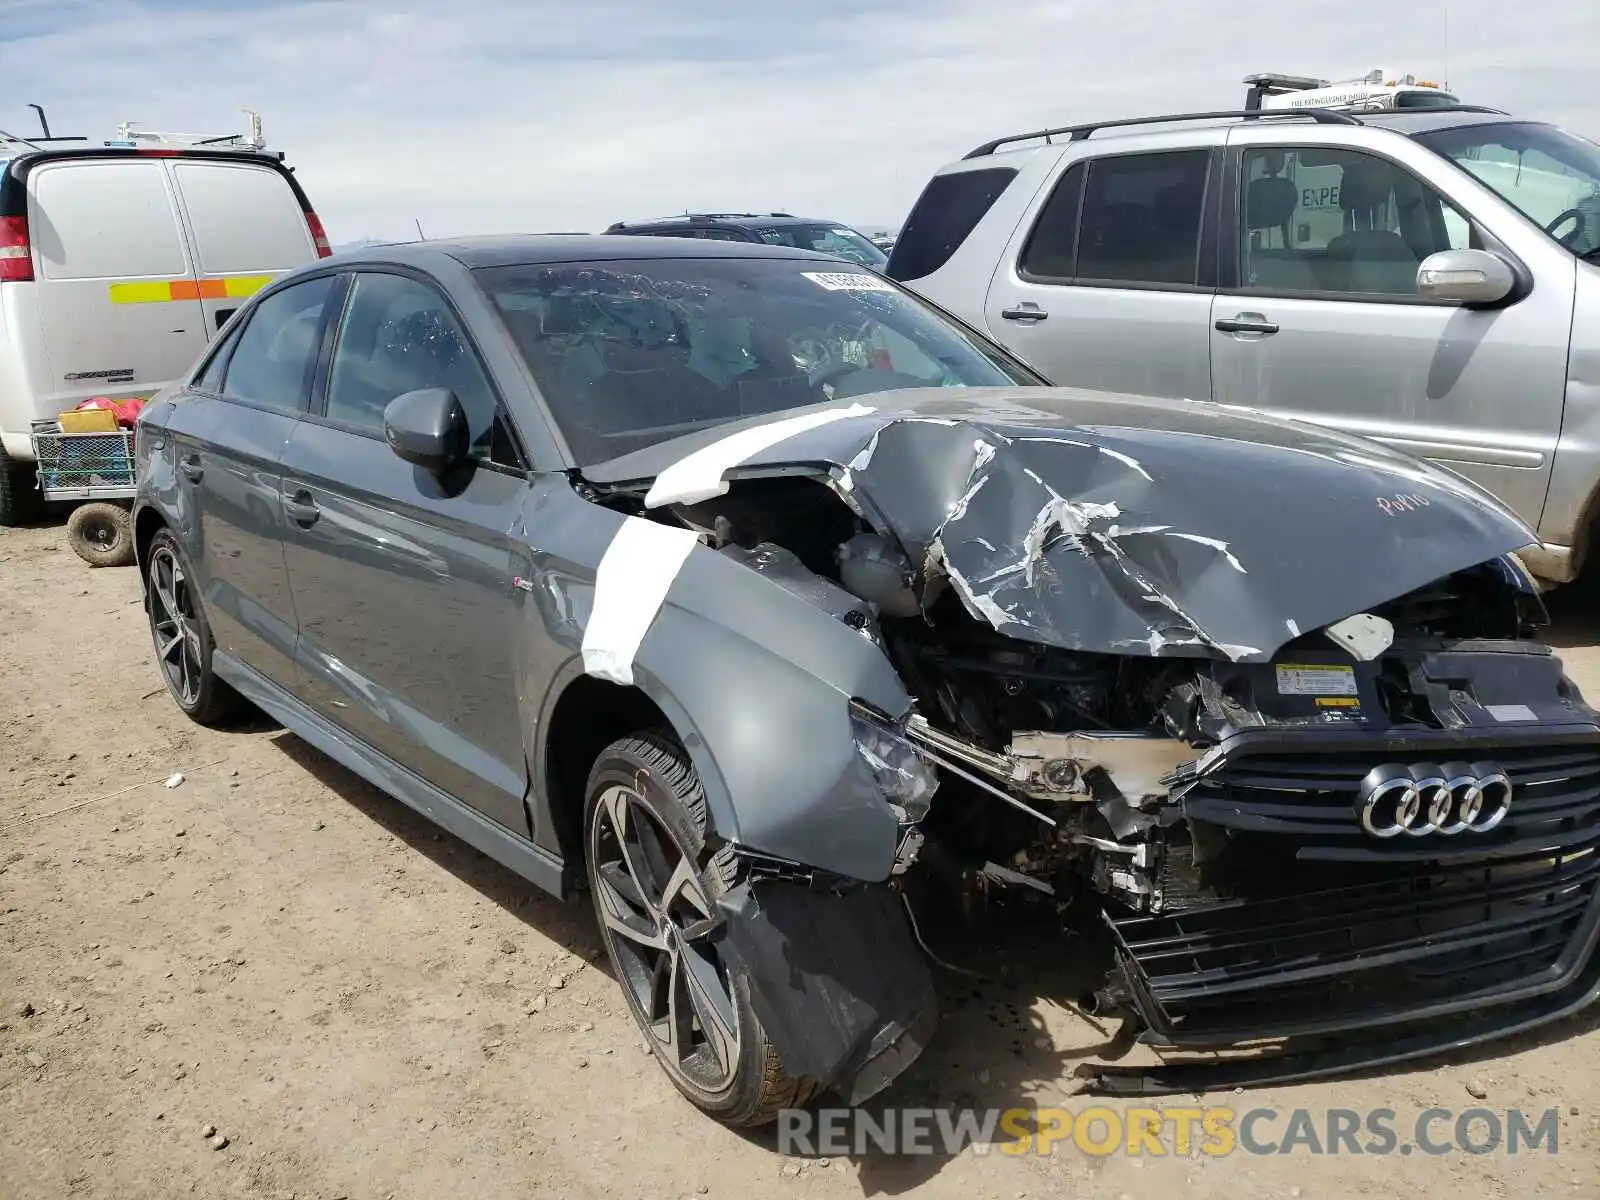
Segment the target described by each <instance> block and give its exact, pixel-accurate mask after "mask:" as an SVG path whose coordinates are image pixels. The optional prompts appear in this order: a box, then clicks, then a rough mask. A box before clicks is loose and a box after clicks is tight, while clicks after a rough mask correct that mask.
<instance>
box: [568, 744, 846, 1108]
mask: <svg viewBox="0 0 1600 1200" xmlns="http://www.w3.org/2000/svg"><path fill="white" fill-rule="evenodd" d="M707 833H708V823H707V819H706V801H705V793H704V791H703V790H702V788H701V786H700V780H699V777H698V776H697V775H696V774H695V771H694V767H693V766H692V765H690V763H689V760H688V758H687V757H686V756H685V755H684V753H683V751H682V750H681V749H679V748H678V746H677V744H676V743H675V742H674V741H672V740H671V739H670V738H668V737H666V736H663V735H661V734H655V733H648V734H644V735H641V736H638V737H630V738H624V739H623V740H621V741H619V742H614V743H613V744H612V745H610V746H608V747H607V748H606V750H605V751H604V752H603V753H602V754H601V755H600V757H599V759H598V760H597V761H596V763H595V766H594V770H593V771H592V772H591V773H590V776H589V787H588V815H587V820H586V837H587V847H586V848H587V850H588V868H589V887H590V890H591V892H592V894H593V896H594V907H595V915H596V917H597V919H598V920H599V923H600V935H601V938H602V940H603V941H604V942H605V947H606V953H607V954H608V955H609V956H610V959H611V966H612V969H613V971H614V972H615V973H616V977H617V981H618V982H619V983H620V984H621V985H622V992H623V996H624V997H625V998H626V1000H627V1002H628V1008H629V1010H630V1011H631V1012H632V1013H633V1019H634V1021H635V1022H637V1023H638V1026H639V1029H640V1032H641V1033H643V1034H644V1036H645V1038H646V1040H647V1042H648V1044H649V1046H650V1049H651V1050H652V1052H654V1054H655V1056H656V1059H657V1061H658V1062H660V1064H661V1066H662V1069H663V1070H665V1071H666V1073H667V1077H668V1078H669V1079H671V1080H672V1083H673V1085H674V1086H675V1087H677V1089H678V1090H679V1091H680V1092H682V1093H683V1094H684V1095H685V1096H686V1097H688V1099H689V1100H690V1101H691V1102H692V1103H693V1104H694V1105H696V1106H697V1107H698V1108H700V1109H702V1110H703V1111H704V1112H706V1113H708V1114H709V1115H711V1116H714V1117H716V1118H717V1119H718V1120H721V1121H724V1122H726V1123H727V1124H729V1125H761V1124H765V1123H766V1122H768V1121H772V1120H774V1119H776V1117H777V1115H778V1112H779V1111H780V1110H781V1109H784V1108H793V1107H798V1106H800V1105H802V1104H804V1103H806V1101H808V1100H809V1099H810V1098H811V1096H812V1095H813V1094H814V1093H815V1091H816V1087H815V1086H814V1085H813V1084H812V1083H811V1081H809V1080H806V1079H797V1078H792V1077H791V1076H789V1075H788V1074H786V1073H785V1071H784V1069H783V1064H782V1062H781V1061H780V1060H779V1057H778V1054H777V1052H776V1051H775V1050H774V1049H773V1048H772V1046H771V1044H770V1043H769V1042H768V1040H767V1035H766V1033H765V1031H764V1030H763V1029H762V1028H761V1023H760V1022H759V1021H758V1020H757V1019H756V1015H755V1013H754V1011H753V1010H752V1009H751V1006H750V990H749V985H748V983H747V981H746V980H745V979H744V978H743V977H742V976H739V975H735V974H733V973H731V972H730V971H729V970H728V967H727V966H726V964H725V963H723V961H722V959H721V956H720V954H719V953H718V951H717V948H716V946H715V944H714V942H713V939H712V937H711V934H712V932H713V931H714V930H715V928H716V903H717V899H718V897H720V896H721V895H722V894H723V892H724V891H726V890H727V888H728V887H729V886H731V884H732V882H733V879H734V867H735V862H734V858H733V855H732V853H731V852H730V851H729V850H728V848H727V847H725V846H723V847H718V848H713V847H712V846H711V845H710V843H709V839H708V837H707Z"/></svg>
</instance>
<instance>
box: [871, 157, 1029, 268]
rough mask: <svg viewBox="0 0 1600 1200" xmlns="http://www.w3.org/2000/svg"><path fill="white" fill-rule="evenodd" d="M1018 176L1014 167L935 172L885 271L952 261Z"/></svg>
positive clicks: (940, 265) (895, 244)
mask: <svg viewBox="0 0 1600 1200" xmlns="http://www.w3.org/2000/svg"><path fill="white" fill-rule="evenodd" d="M1016 177H1017V172H1016V171H1015V170H1014V169H1013V168H1011V167H983V168H980V169H978V170H975V171H955V172H952V173H951V174H949V175H935V176H934V177H933V179H932V180H931V181H929V183H928V186H927V187H926V188H924V189H923V192H922V195H921V196H919V197H918V198H917V202H916V204H915V205H914V206H913V207H912V209H911V215H910V216H909V217H907V218H906V223H905V227H904V228H903V229H901V230H900V236H899V237H898V238H896V239H895V243H894V250H893V251H892V252H891V253H890V255H889V263H888V265H887V266H886V267H885V268H884V273H885V274H887V275H888V276H889V277H890V278H891V279H900V280H907V279H921V278H923V277H924V276H927V275H932V274H933V273H934V272H935V271H937V270H938V269H939V268H940V267H942V266H944V265H945V263H947V262H949V261H950V256H951V255H952V254H954V253H955V252H956V251H957V250H958V249H959V248H960V246H961V243H962V242H964V241H966V240H967V236H968V235H969V234H970V233H971V232H972V231H973V230H974V229H976V228H977V227H978V222H979V221H981V220H983V217H984V214H985V213H987V212H988V211H989V210H990V209H991V208H993V207H994V202H995V201H996V200H998V199H1000V196H1001V194H1002V193H1003V192H1004V191H1005V190H1006V188H1007V187H1008V186H1009V185H1010V183H1011V181H1012V180H1013V179H1015V178H1016Z"/></svg>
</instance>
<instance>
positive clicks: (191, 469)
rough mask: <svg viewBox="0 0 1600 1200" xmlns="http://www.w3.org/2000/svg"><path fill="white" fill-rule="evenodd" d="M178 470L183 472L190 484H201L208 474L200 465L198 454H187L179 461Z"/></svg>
mask: <svg viewBox="0 0 1600 1200" xmlns="http://www.w3.org/2000/svg"><path fill="white" fill-rule="evenodd" d="M178 470H180V471H182V472H183V474H184V477H185V478H186V479H188V480H189V482H190V483H199V482H200V480H201V479H202V478H203V477H204V476H205V473H206V469H205V468H204V467H202V466H201V465H200V456H199V455H198V454H185V455H184V456H183V457H182V458H180V459H179V460H178Z"/></svg>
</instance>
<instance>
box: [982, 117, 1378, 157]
mask: <svg viewBox="0 0 1600 1200" xmlns="http://www.w3.org/2000/svg"><path fill="white" fill-rule="evenodd" d="M1268 117H1304V118H1305V119H1306V120H1308V121H1315V122H1316V123H1317V124H1318V125H1359V124H1361V122H1360V121H1358V120H1356V119H1355V118H1354V117H1352V116H1350V115H1349V114H1348V113H1341V112H1333V111H1332V110H1331V109H1325V108H1291V109H1272V110H1262V109H1242V108H1238V109H1226V110H1224V111H1222V112H1200V113H1168V114H1167V115H1166V116H1160V117H1128V118H1125V119H1123V120H1120V121H1095V122H1092V123H1091V124H1087V125H1062V126H1059V127H1057V128H1055V129H1035V130H1033V131H1032V132H1031V133H1013V134H1010V135H1009V136H1007V137H1002V138H995V140H994V141H992V142H985V143H984V144H983V145H981V146H979V147H978V148H977V149H975V150H970V151H968V152H967V153H966V154H965V155H964V156H963V157H965V158H984V157H986V156H988V155H990V154H993V153H994V152H995V151H996V150H998V149H999V148H1000V147H1001V146H1006V145H1010V144H1011V143H1012V142H1027V141H1031V140H1033V139H1034V138H1043V139H1044V140H1045V144H1046V145H1049V144H1051V139H1052V138H1057V137H1061V136H1063V135H1065V136H1066V137H1067V138H1068V140H1069V141H1074V142H1081V141H1083V140H1084V139H1085V138H1087V137H1088V136H1089V135H1090V134H1092V133H1098V132H1099V131H1100V130H1102V129H1127V128H1129V127H1130V126H1134V125H1165V124H1168V123H1170V122H1173V121H1225V120H1252V121H1254V120H1262V119H1264V118H1268Z"/></svg>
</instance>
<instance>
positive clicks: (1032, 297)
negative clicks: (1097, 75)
mask: <svg viewBox="0 0 1600 1200" xmlns="http://www.w3.org/2000/svg"><path fill="white" fill-rule="evenodd" d="M1205 136H1207V137H1211V138H1215V139H1216V140H1217V141H1218V142H1219V143H1220V138H1221V134H1220V133H1219V134H1208V135H1205ZM1218 157H1219V152H1218V151H1216V150H1214V149H1213V147H1211V146H1209V145H1201V146H1189V147H1187V148H1183V149H1152V150H1150V151H1149V152H1146V153H1137V154H1116V155H1108V156H1106V157H1103V158H1093V159H1082V158H1079V159H1077V160H1076V161H1073V162H1071V164H1070V165H1069V166H1068V167H1067V169H1066V170H1065V171H1064V172H1062V174H1061V175H1060V176H1059V178H1058V179H1057V180H1056V181H1055V183H1054V184H1053V185H1052V186H1051V187H1049V188H1046V189H1044V190H1043V191H1042V193H1041V196H1040V197H1039V198H1036V199H1035V201H1034V205H1033V207H1032V208H1031V209H1030V211H1029V213H1028V214H1027V215H1026V216H1025V217H1024V219H1023V221H1022V222H1021V223H1020V224H1019V226H1018V228H1017V233H1016V235H1015V236H1014V238H1013V240H1012V243H1011V245H1010V246H1009V247H1008V248H1007V249H1006V252H1005V255H1004V256H1003V257H1002V259H1001V261H1000V265H999V268H998V269H997V270H996V272H995V275H994V279H993V281H992V283H991V284H990V287H989V294H988V300H987V303H986V307H985V312H984V322H985V324H986V325H987V326H988V329H989V331H990V333H991V334H992V335H993V336H994V337H995V338H996V339H998V340H999V341H1001V342H1003V343H1004V344H1005V345H1006V346H1007V347H1009V348H1010V349H1011V350H1013V351H1015V352H1016V353H1017V354H1018V355H1019V356H1020V357H1021V358H1023V359H1024V360H1025V361H1026V362H1028V363H1029V364H1030V365H1032V366H1033V367H1034V368H1035V369H1036V370H1038V371H1040V372H1041V373H1042V374H1043V375H1044V376H1045V377H1046V378H1047V379H1049V380H1050V381H1051V382H1052V383H1055V384H1059V385H1063V386H1072V387H1087V388H1098V389H1102V390H1105V391H1112V392H1131V393H1134V394H1137V395H1143V396H1164V397H1170V398H1174V399H1193V400H1207V399H1210V396H1211V377H1210V348H1209V340H1208V337H1207V332H1206V329H1207V318H1208V317H1209V316H1210V312H1211V287H1210V284H1211V267H1210V265H1209V264H1208V263H1207V262H1206V261H1205V258H1206V256H1205V254H1204V253H1203V248H1204V247H1205V246H1206V245H1207V244H1208V243H1209V239H1208V238H1206V237H1204V236H1203V231H1204V230H1205V228H1206V225H1207V216H1206V214H1207V212H1208V211H1210V209H1209V208H1208V205H1207V197H1208V194H1209V193H1208V181H1209V180H1210V178H1211V176H1212V175H1213V174H1214V173H1215V171H1214V168H1213V161H1214V160H1215V159H1217V158H1218Z"/></svg>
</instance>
